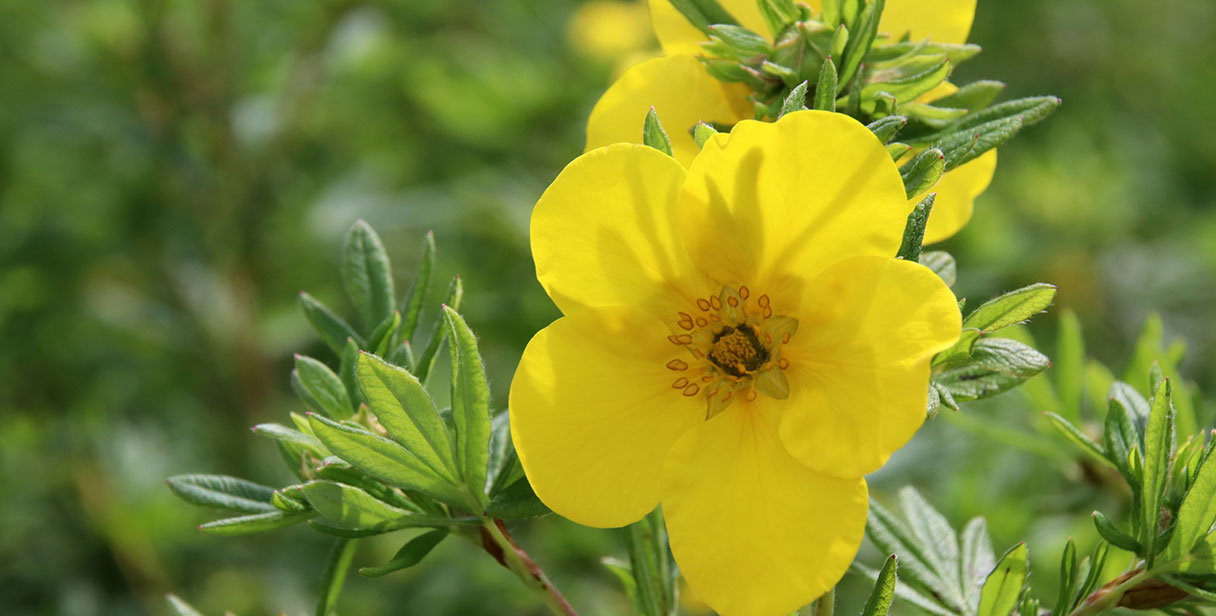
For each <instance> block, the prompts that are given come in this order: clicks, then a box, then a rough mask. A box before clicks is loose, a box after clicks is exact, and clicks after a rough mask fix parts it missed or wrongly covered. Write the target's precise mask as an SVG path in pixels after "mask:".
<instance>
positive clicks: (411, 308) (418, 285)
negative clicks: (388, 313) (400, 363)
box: [397, 231, 435, 342]
mask: <svg viewBox="0 0 1216 616" xmlns="http://www.w3.org/2000/svg"><path fill="white" fill-rule="evenodd" d="M434 270H435V232H434V231H427V232H426V237H424V238H423V240H422V258H421V259H420V260H419V261H418V275H417V276H416V277H415V278H414V282H413V284H411V285H410V292H409V293H407V294H406V296H405V301H404V302H402V311H403V312H404V313H405V314H404V317H403V320H402V324H401V327H400V328H399V329H398V330H397V340H398V341H402V342H408V341H410V340H413V338H414V331H416V330H417V329H418V319H419V318H420V317H421V316H422V306H423V304H424V303H425V302H426V297H427V290H428V289H429V288H430V286H431V272H433V271H434Z"/></svg>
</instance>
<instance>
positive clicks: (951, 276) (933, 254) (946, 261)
mask: <svg viewBox="0 0 1216 616" xmlns="http://www.w3.org/2000/svg"><path fill="white" fill-rule="evenodd" d="M920 263H921V265H924V266H925V267H927V268H929V269H931V270H933V273H934V274H937V276H938V278H941V279H942V282H945V283H946V286H948V287H952V286H954V281H955V278H956V277H957V275H958V265H957V264H956V263H955V262H954V257H952V256H950V253H948V252H946V251H944V250H930V251H928V252H922V253H921V254H920Z"/></svg>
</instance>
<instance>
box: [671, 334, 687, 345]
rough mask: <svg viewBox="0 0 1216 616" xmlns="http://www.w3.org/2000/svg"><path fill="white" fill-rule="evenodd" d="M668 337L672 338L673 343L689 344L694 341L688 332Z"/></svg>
mask: <svg viewBox="0 0 1216 616" xmlns="http://www.w3.org/2000/svg"><path fill="white" fill-rule="evenodd" d="M667 339H668V340H670V341H671V343H672V344H689V343H691V342H692V336H689V335H688V334H680V335H678V336H668V337H667Z"/></svg>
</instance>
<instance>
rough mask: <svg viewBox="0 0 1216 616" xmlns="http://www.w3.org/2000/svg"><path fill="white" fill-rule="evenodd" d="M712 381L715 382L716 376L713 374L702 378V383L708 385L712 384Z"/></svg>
mask: <svg viewBox="0 0 1216 616" xmlns="http://www.w3.org/2000/svg"><path fill="white" fill-rule="evenodd" d="M712 380H714V375H712V374H707V375H705V376H703V377H701V382H702V383H708V382H710V381H712Z"/></svg>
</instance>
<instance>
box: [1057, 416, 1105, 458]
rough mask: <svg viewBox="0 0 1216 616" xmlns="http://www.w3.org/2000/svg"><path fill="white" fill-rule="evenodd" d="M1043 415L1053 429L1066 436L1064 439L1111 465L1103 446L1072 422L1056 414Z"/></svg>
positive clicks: (1092, 456)
mask: <svg viewBox="0 0 1216 616" xmlns="http://www.w3.org/2000/svg"><path fill="white" fill-rule="evenodd" d="M1043 415H1045V416H1046V417H1047V420H1048V421H1049V422H1051V425H1052V427H1054V428H1055V429H1056V430H1059V431H1060V434H1062V435H1064V438H1067V439H1068V440H1070V441H1072V443H1073V444H1074V445H1076V446H1077V447H1080V448H1081V451H1083V452H1085V453H1086V454H1088V455H1089V456H1090V457H1091V458H1093V459H1094V460H1096V461H1098V462H1101V463H1103V464H1108V465H1109V464H1111V462H1110V460H1109V458H1108V457H1107V455H1106V451H1105V450H1103V449H1102V446H1101V445H1099V444H1098V443H1095V442H1094V440H1093V439H1091V438H1089V435H1087V434H1085V433H1084V432H1082V431H1081V429H1080V428H1078V427H1076V426H1074V425H1072V422H1070V421H1068V420H1067V419H1064V418H1063V417H1060V416H1059V415H1057V414H1055V413H1043Z"/></svg>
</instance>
